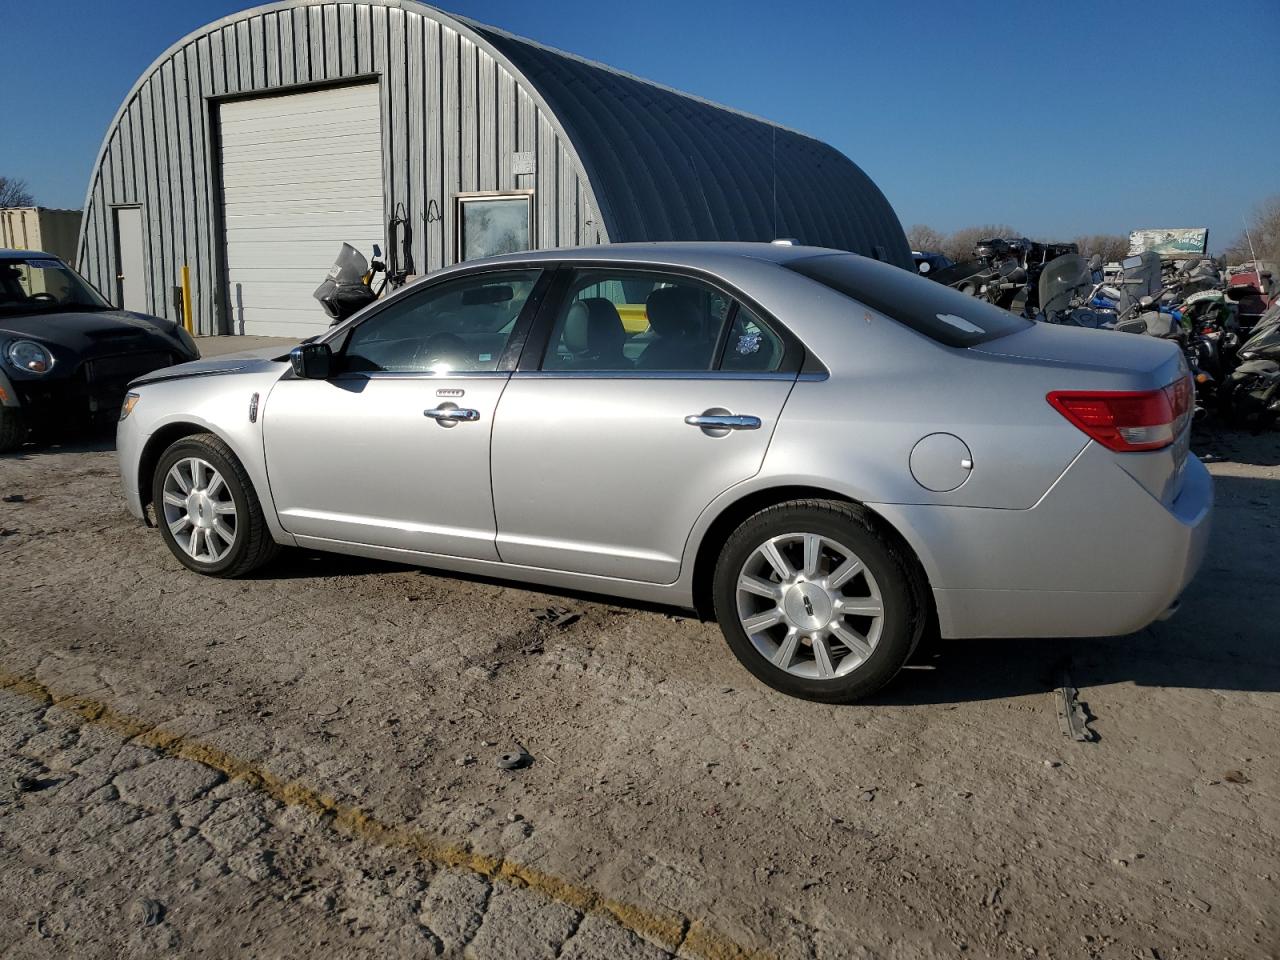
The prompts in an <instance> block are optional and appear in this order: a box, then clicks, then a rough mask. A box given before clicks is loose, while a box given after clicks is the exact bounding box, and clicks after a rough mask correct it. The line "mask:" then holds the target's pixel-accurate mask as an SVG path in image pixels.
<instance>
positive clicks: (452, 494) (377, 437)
mask: <svg viewBox="0 0 1280 960" xmlns="http://www.w3.org/2000/svg"><path fill="white" fill-rule="evenodd" d="M507 376H508V375H507V374H505V373H487V374H475V375H472V376H457V377H452V376H433V375H430V374H421V375H395V376H384V375H369V376H366V377H348V378H336V379H334V380H292V379H289V380H282V381H280V382H279V383H278V384H276V386H275V388H274V389H273V390H272V391H271V395H270V396H269V398H268V401H267V404H266V408H265V411H264V416H263V440H264V443H265V445H266V451H267V471H268V475H269V479H270V483H271V495H272V497H273V499H274V500H275V504H276V510H277V512H278V514H279V517H280V524H281V526H283V527H284V529H285V530H287V531H289V532H290V533H292V534H296V535H298V536H306V537H321V538H323V539H326V540H339V541H345V542H349V543H365V544H372V545H374V546H382V547H395V548H398V549H402V550H415V551H421V552H425V553H438V554H444V555H446V556H455V557H472V558H476V559H483V560H496V559H498V554H497V550H496V549H495V548H494V523H493V501H492V498H491V495H490V489H489V435H490V431H491V429H492V427H493V414H494V410H495V409H496V408H497V405H498V397H499V396H500V395H501V393H502V389H503V387H504V386H505V384H506V382H507ZM450 412H452V413H453V414H456V415H457V416H458V419H448V415H449V414H450ZM464 416H465V417H470V418H471V419H462V417H464Z"/></svg>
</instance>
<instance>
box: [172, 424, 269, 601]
mask: <svg viewBox="0 0 1280 960" xmlns="http://www.w3.org/2000/svg"><path fill="white" fill-rule="evenodd" d="M188 457H199V458H200V459H202V460H204V461H206V462H208V463H209V464H210V465H212V466H213V467H214V468H215V469H217V471H218V472H219V473H220V474H221V475H222V478H223V480H224V481H225V482H226V485H227V490H228V491H229V492H230V494H231V499H232V501H234V503H235V507H236V536H235V541H234V542H233V543H232V545H231V549H230V550H229V551H228V552H227V554H226V556H224V557H222V558H221V559H220V560H218V561H216V562H206V561H202V560H197V559H196V558H194V557H192V556H191V555H190V554H188V553H187V551H186V550H185V549H184V548H183V547H182V546H181V545H180V544H179V543H178V542H177V540H176V539H175V537H174V534H173V532H172V531H171V530H170V529H169V525H168V524H167V523H165V519H164V507H163V504H164V479H165V476H166V475H167V474H168V473H169V470H170V469H171V468H172V467H173V465H174V464H175V463H177V462H178V461H179V460H183V459H185V458H188ZM151 498H152V503H153V504H155V511H156V523H157V526H159V528H160V535H161V536H162V537H163V538H164V542H165V544H166V545H167V546H168V547H169V550H170V551H171V552H172V553H173V555H174V556H175V557H177V558H178V560H179V561H180V562H181V563H182V565H183V566H185V567H187V568H188V569H190V570H194V571H195V572H196V573H203V574H204V575H206V576H210V577H226V578H230V577H242V576H244V575H245V574H247V573H250V572H252V571H254V570H256V569H258V568H259V567H261V566H262V565H263V564H265V563H267V562H268V561H270V560H271V559H272V558H273V557H275V555H276V554H277V553H278V552H279V550H280V546H279V544H277V543H276V542H275V541H274V540H273V539H272V538H271V531H270V530H269V529H268V528H267V521H266V518H265V517H264V516H263V513H262V505H261V504H260V503H259V502H258V495H257V494H256V493H255V492H254V489H253V483H252V481H251V480H250V479H249V475H248V474H247V473H246V472H245V469H244V467H243V466H242V465H241V463H240V461H239V460H238V459H237V458H236V455H235V454H234V453H232V451H231V448H230V447H228V446H227V445H226V444H225V443H223V442H222V440H221V438H219V437H217V436H215V435H214V434H212V433H197V434H193V435H192V436H189V437H183V438H182V439H181V440H178V441H176V442H174V443H173V444H172V445H170V446H169V448H168V449H167V450H165V452H164V453H163V454H161V456H160V461H159V463H157V464H156V471H155V474H154V476H153V477H152V481H151Z"/></svg>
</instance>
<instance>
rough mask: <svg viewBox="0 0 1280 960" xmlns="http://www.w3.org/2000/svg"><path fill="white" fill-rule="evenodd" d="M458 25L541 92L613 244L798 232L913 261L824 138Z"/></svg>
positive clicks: (859, 178) (888, 216) (897, 228)
mask: <svg viewBox="0 0 1280 960" xmlns="http://www.w3.org/2000/svg"><path fill="white" fill-rule="evenodd" d="M466 22H467V24H468V25H469V26H470V27H471V28H472V29H474V30H475V31H476V32H477V33H478V34H480V35H481V36H482V37H484V38H485V39H486V40H488V41H489V42H490V43H492V44H493V45H494V47H495V48H496V49H497V50H498V51H499V52H500V53H501V54H503V55H504V56H505V57H506V58H507V59H508V60H509V61H510V62H511V63H512V64H513V65H514V66H515V67H516V68H517V69H518V70H519V71H520V72H521V73H522V74H524V76H525V78H526V79H527V80H528V81H529V82H530V84H532V85H533V87H534V88H536V89H537V91H538V92H539V93H540V94H541V95H542V97H543V98H544V99H545V101H546V103H547V105H548V106H549V107H550V109H551V112H552V113H553V114H554V116H555V118H556V120H557V121H558V122H559V124H560V125H561V127H562V128H563V129H564V131H565V133H566V134H567V135H568V138H569V140H570V141H571V142H572V143H573V145H574V146H575V147H576V148H577V153H578V156H579V158H581V160H582V164H583V166H584V167H585V168H586V172H587V176H588V178H589V180H590V183H591V185H592V188H593V189H594V190H595V196H596V199H597V200H598V201H599V203H600V206H601V212H602V214H603V217H604V226H605V227H606V228H607V232H608V234H609V236H610V237H611V238H612V239H613V240H614V241H627V240H635V241H643V240H650V241H652V240H773V239H776V238H778V237H796V238H798V239H800V240H801V241H803V242H804V243H808V244H814V245H816V246H824V247H835V248H837V249H843V250H852V251H854V252H856V253H861V254H864V255H866V256H877V255H878V254H879V255H881V256H882V258H883V259H886V260H888V261H889V262H890V263H895V264H897V265H898V266H902V267H907V268H911V266H912V261H911V250H910V248H909V247H908V245H907V240H906V236H905V235H904V233H903V230H902V225H901V223H900V222H899V221H898V218H897V215H896V214H895V213H894V212H893V208H892V207H891V206H890V205H889V202H888V201H887V200H886V199H885V197H884V195H883V194H882V193H881V192H880V190H879V189H878V188H877V187H876V185H875V184H874V183H873V182H872V181H871V179H870V178H869V177H868V176H867V175H866V174H865V173H863V172H862V170H861V169H860V168H859V167H858V166H857V165H856V164H854V163H853V162H852V161H851V160H849V158H848V157H846V156H844V155H843V154H841V153H840V152H839V151H837V150H835V149H834V148H832V147H830V146H828V145H827V144H825V143H822V142H821V141H818V140H814V139H813V138H811V137H807V136H804V135H803V134H799V133H796V132H795V131H792V130H788V129H786V128H785V127H779V126H776V125H775V124H772V123H768V122H766V121H763V120H758V119H756V118H754V117H749V116H746V115H745V114H741V113H738V112H736V111H733V110H729V109H726V108H724V107H720V106H717V105H715V104H712V103H708V102H707V101H704V100H699V99H697V98H696V97H690V96H687V95H685V94H682V93H678V92H676V91H674V90H669V89H667V88H665V87H661V86H658V85H657V84H653V83H649V82H647V81H644V80H640V79H638V78H636V77H632V76H629V75H627V74H623V73H619V72H618V71H615V70H611V69H609V68H607V67H603V66H601V65H599V64H594V63H590V62H588V61H585V60H582V59H579V58H577V57H573V56H569V55H565V54H563V53H561V52H559V51H556V50H551V49H549V48H547V47H543V46H541V45H540V44H536V43H533V42H531V41H527V40H524V39H522V38H520V37H515V36H512V35H511V34H508V33H505V32H503V31H501V30H497V29H494V28H493V27H488V26H485V25H484V24H479V23H475V22H472V21H466ZM775 170H776V171H777V179H776V183H775V180H774V171H775ZM775 190H776V198H777V199H776V203H775V199H774V198H775ZM561 209H564V208H563V206H562V208H561Z"/></svg>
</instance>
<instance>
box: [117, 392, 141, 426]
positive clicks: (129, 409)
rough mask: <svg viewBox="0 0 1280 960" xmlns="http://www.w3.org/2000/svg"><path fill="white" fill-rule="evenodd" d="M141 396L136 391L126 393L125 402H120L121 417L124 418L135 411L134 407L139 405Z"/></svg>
mask: <svg viewBox="0 0 1280 960" xmlns="http://www.w3.org/2000/svg"><path fill="white" fill-rule="evenodd" d="M139 399H140V398H139V396H138V395H137V394H136V393H126V394H125V395H124V403H122V404H120V419H121V420H123V419H124V418H125V417H127V416H129V414H131V413H133V408H134V407H136V406H137V405H138V400H139Z"/></svg>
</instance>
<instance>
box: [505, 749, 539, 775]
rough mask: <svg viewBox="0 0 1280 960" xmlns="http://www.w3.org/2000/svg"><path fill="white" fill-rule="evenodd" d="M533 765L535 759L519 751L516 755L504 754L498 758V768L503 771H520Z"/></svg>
mask: <svg viewBox="0 0 1280 960" xmlns="http://www.w3.org/2000/svg"><path fill="white" fill-rule="evenodd" d="M531 763H533V757H531V756H529V754H527V753H525V752H524V751H523V750H519V751H517V752H515V753H504V754H503V755H502V756H500V757H499V758H498V766H499V767H501V768H502V769H503V770H520V769H522V768H523V767H527V766H528V765H529V764H531Z"/></svg>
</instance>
